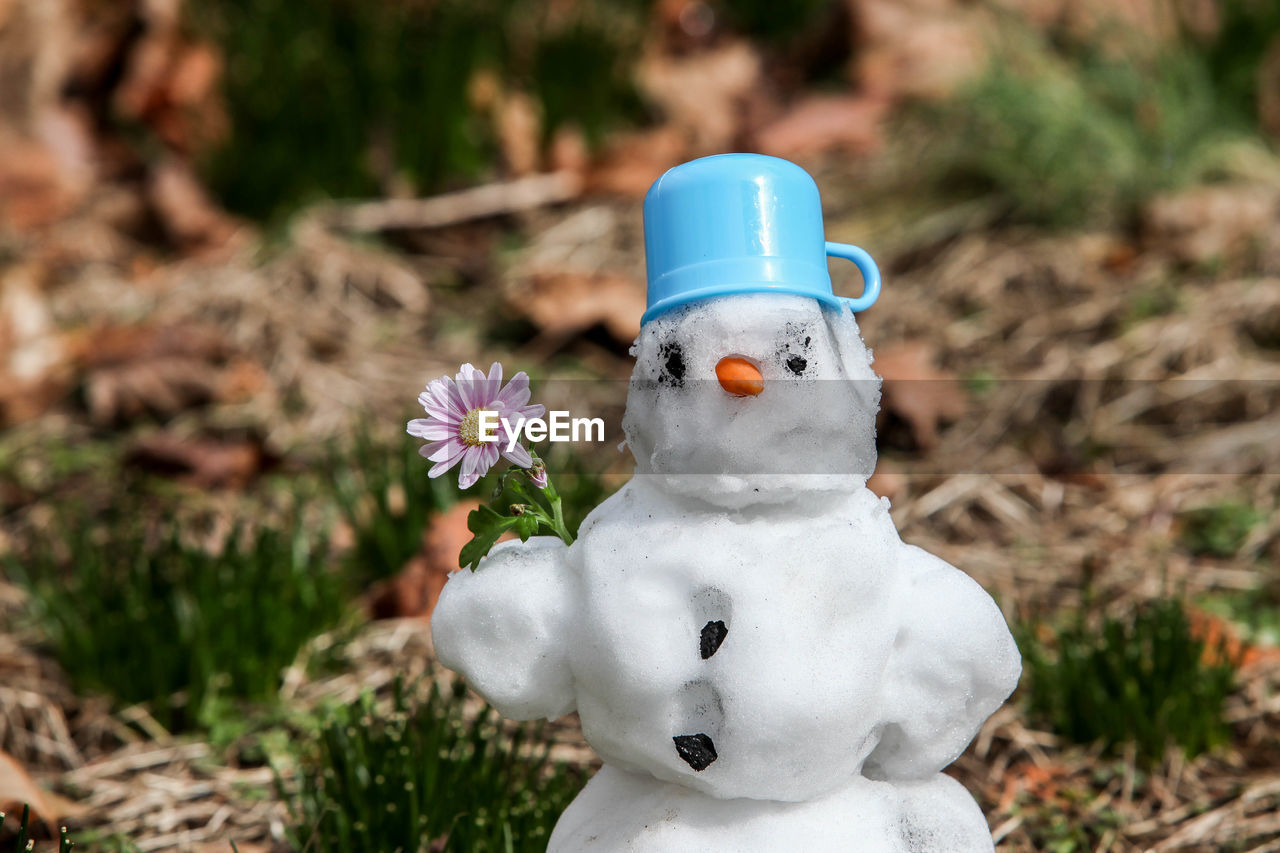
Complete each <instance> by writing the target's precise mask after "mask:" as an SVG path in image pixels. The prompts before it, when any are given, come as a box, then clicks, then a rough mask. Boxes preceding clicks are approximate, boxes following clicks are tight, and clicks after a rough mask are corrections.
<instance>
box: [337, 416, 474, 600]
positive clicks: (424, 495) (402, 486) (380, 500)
mask: <svg viewBox="0 0 1280 853" xmlns="http://www.w3.org/2000/svg"><path fill="white" fill-rule="evenodd" d="M405 420H407V418H406V419H405ZM421 446H423V442H422V440H421V439H417V438H414V437H413V436H410V435H402V436H400V437H399V440H398V443H396V444H394V445H388V444H383V443H379V442H377V441H374V440H373V439H372V438H370V437H369V436H368V435H362V436H360V437H358V438H357V439H356V441H355V444H354V445H353V447H351V448H350V449H344V450H334V451H333V452H332V453H331V455H330V458H329V463H328V464H329V469H330V472H331V475H332V492H333V495H334V497H335V499H336V501H337V504H338V508H339V511H340V512H341V514H342V516H343V518H344V519H345V520H346V522H347V524H349V525H350V526H351V528H352V530H353V532H354V534H355V546H354V547H353V548H352V550H351V553H350V554H349V555H348V556H347V562H348V563H349V564H350V573H351V574H352V576H353V577H355V578H357V579H358V580H359V581H360V582H361V583H363V584H368V583H370V582H372V581H376V580H380V579H382V578H387V577H391V576H392V575H394V574H396V573H397V572H399V571H400V570H401V569H402V568H404V564H405V562H407V561H408V560H409V558H410V557H412V556H414V555H415V554H417V553H418V552H419V551H421V549H422V535H423V533H424V531H425V530H426V528H427V524H428V521H429V519H430V516H431V515H432V514H433V513H436V512H439V511H440V510H443V509H447V508H448V507H450V506H452V505H453V504H454V503H456V502H457V500H458V498H459V495H460V492H459V491H458V485H457V478H456V476H455V475H454V474H453V473H452V472H450V473H449V474H446V475H444V476H441V477H436V478H435V479H432V478H431V477H429V476H428V472H429V471H430V470H431V463H430V462H428V461H427V460H426V459H424V458H422V456H421V455H419V453H418V448H419V447H421ZM486 494H487V492H486Z"/></svg>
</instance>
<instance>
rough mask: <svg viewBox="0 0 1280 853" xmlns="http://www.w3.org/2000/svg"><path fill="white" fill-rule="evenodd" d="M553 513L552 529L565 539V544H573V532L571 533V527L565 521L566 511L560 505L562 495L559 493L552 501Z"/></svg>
mask: <svg viewBox="0 0 1280 853" xmlns="http://www.w3.org/2000/svg"><path fill="white" fill-rule="evenodd" d="M551 514H552V519H551V521H552V524H551V529H552V530H554V531H555V534H556V535H557V536H559V537H560V539H561V540H563V541H564V544H566V545H572V544H573V534H572V533H570V532H569V528H568V527H566V526H565V523H564V512H563V511H562V510H561V507H560V497H559V495H557V496H556V497H555V498H554V499H552V501H551Z"/></svg>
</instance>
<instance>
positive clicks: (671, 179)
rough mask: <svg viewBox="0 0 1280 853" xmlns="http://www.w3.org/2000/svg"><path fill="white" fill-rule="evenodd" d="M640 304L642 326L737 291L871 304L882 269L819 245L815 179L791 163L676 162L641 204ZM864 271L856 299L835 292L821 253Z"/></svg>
mask: <svg viewBox="0 0 1280 853" xmlns="http://www.w3.org/2000/svg"><path fill="white" fill-rule="evenodd" d="M644 253H645V267H646V269H647V271H648V279H649V293H648V297H649V298H648V308H647V310H646V311H645V312H644V316H643V317H642V318H641V321H640V322H641V324H644V323H647V322H648V321H650V320H652V319H653V318H654V317H656V316H658V315H659V314H661V313H663V312H664V311H669V310H671V309H672V308H675V307H677V306H679V305H684V304H685V303H688V302H694V301H696V300H700V299H710V298H712V297H716V296H728V295H731V294H735V293H794V294H797V295H800V296H811V297H813V298H814V299H817V300H818V301H819V302H822V303H824V304H826V305H830V306H832V307H833V308H837V309H839V308H842V307H843V306H845V305H848V306H849V308H851V309H852V310H854V311H863V310H865V309H867V308H870V307H871V306H872V304H874V303H875V301H876V298H877V297H878V296H879V295H880V271H879V269H877V268H876V264H875V261H873V260H872V259H871V256H870V255H869V254H867V253H866V252H865V251H863V250H862V249H860V248H858V247H857V246H850V245H849V244H847V243H831V242H827V240H826V238H825V234H824V230H823V225H822V202H821V200H820V199H819V197H818V185H817V184H815V183H814V182H813V178H811V177H809V173H808V172H806V171H805V170H804V169H801V168H800V167H799V166H797V165H796V164H795V163H792V162H789V161H787V160H782V159H779V158H777V157H766V156H765V155H763V154H718V155H716V156H714V157H703V158H701V159H698V160H692V161H690V162H688V163H684V164H682V165H679V166H676V167H675V168H673V169H670V170H668V171H667V173H666V174H664V175H663V176H662V177H661V178H659V179H658V180H657V181H655V182H654V184H653V186H652V187H650V188H649V193H648V195H646V196H645V200H644ZM828 256H831V257H836V258H844V259H846V260H849V261H853V263H854V264H855V265H856V266H857V267H858V269H859V270H860V271H861V273H862V281H863V287H862V295H861V296H859V297H858V298H856V299H845V298H842V297H839V296H836V295H834V294H833V293H832V290H831V275H830V273H829V272H828V271H827V257H828Z"/></svg>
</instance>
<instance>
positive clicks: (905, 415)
mask: <svg viewBox="0 0 1280 853" xmlns="http://www.w3.org/2000/svg"><path fill="white" fill-rule="evenodd" d="M933 359H934V351H933V347H932V346H931V345H929V344H927V343H925V342H924V341H904V342H903V343H899V344H892V345H890V346H886V347H882V348H880V349H877V350H876V355H875V363H874V365H873V366H874V367H875V370H876V372H877V373H879V374H880V376H881V377H882V378H883V379H884V384H883V386H882V388H883V390H882V396H881V400H882V404H883V405H882V412H884V413H891V414H893V415H897V416H898V417H900V418H902V419H903V420H904V421H906V422H907V425H908V426H909V427H910V428H911V437H912V439H913V440H914V441H915V444H916V446H917V447H919V448H920V449H921V450H923V451H925V452H928V451H930V450H932V449H933V448H934V447H936V446H937V444H938V426H939V425H940V424H943V423H950V422H952V421H956V420H959V419H960V418H961V417H962V416H963V415H964V413H965V409H966V407H967V400H966V398H965V395H964V391H963V390H962V389H961V387H960V384H959V382H957V381H956V378H955V377H954V376H952V375H951V374H949V373H946V372H944V371H940V370H937V369H935V368H934V366H933Z"/></svg>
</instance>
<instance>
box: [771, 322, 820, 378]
mask: <svg viewBox="0 0 1280 853" xmlns="http://www.w3.org/2000/svg"><path fill="white" fill-rule="evenodd" d="M812 343H813V337H812V336H811V335H810V334H809V330H808V329H807V328H806V327H805V326H804V325H802V324H800V323H787V325H786V327H785V328H784V329H783V331H782V335H781V336H780V337H779V338H778V360H779V361H780V362H781V363H782V365H783V366H784V367H786V368H787V370H789V371H791V373H792V374H793V375H795V376H803V375H804V372H805V370H807V369H808V367H809V355H810V353H809V346H810V344H812Z"/></svg>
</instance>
